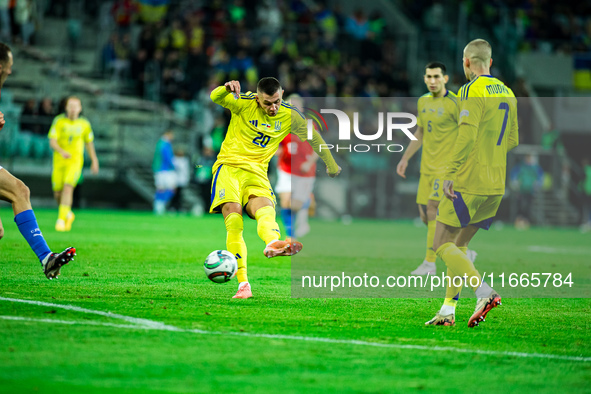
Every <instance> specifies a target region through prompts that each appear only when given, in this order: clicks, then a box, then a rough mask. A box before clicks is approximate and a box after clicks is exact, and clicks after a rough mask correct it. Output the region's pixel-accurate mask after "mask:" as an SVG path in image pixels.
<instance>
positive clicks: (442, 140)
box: [396, 62, 476, 275]
mask: <svg viewBox="0 0 591 394" xmlns="http://www.w3.org/2000/svg"><path fill="white" fill-rule="evenodd" d="M448 80H449V77H448V75H447V73H446V69H445V65H444V64H443V63H440V62H431V63H429V64H427V66H425V77H424V81H425V85H427V88H428V89H429V93H427V94H424V95H423V96H421V98H419V101H418V103H417V112H418V116H417V126H418V128H417V131H416V132H415V134H414V135H415V137H416V138H417V139H416V141H412V142H411V143H410V145H409V146H408V148H407V149H406V151H405V152H404V155H403V156H402V158H401V159H400V162H399V163H398V166H397V167H396V173H397V174H398V175H400V176H401V177H403V178H406V175H405V173H406V167H407V166H408V161H409V160H410V159H411V158H412V157H413V155H414V154H415V153H416V152H417V151H418V150H419V149H420V148H421V146H422V148H423V153H422V156H421V177H420V178H419V189H418V191H417V204H418V206H419V214H420V215H421V219H422V220H423V222H424V223H425V224H426V225H427V252H426V254H425V260H424V261H423V263H422V264H421V265H419V266H418V267H417V268H416V269H415V270H414V271H412V272H411V274H412V275H435V273H436V272H435V271H436V267H435V260H437V256H436V255H435V250H434V249H433V238H434V237H435V223H436V222H435V217H436V216H437V207H438V206H439V203H440V202H441V199H442V198H443V191H442V190H441V181H442V176H443V173H444V171H445V168H446V167H447V163H448V162H449V157H450V152H451V151H452V148H453V145H454V142H455V140H456V137H457V135H458V115H459V110H458V97H457V96H456V95H455V94H454V93H453V92H450V91H449V90H447V88H446V87H445V84H446V83H447V81H448ZM466 253H467V254H468V258H469V259H470V260H471V261H472V262H473V261H474V259H475V258H476V252H474V251H472V250H469V251H466Z"/></svg>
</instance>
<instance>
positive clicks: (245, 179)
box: [209, 164, 277, 213]
mask: <svg viewBox="0 0 591 394" xmlns="http://www.w3.org/2000/svg"><path fill="white" fill-rule="evenodd" d="M250 196H256V197H266V198H268V199H269V200H270V201H271V202H272V203H273V206H275V205H277V201H276V200H275V193H273V188H271V183H269V180H268V179H267V178H266V177H265V178H263V177H260V176H258V175H255V174H253V173H252V172H248V171H245V170H243V169H240V168H236V167H230V166H228V165H225V164H222V165H221V166H219V167H218V169H217V170H216V171H215V173H214V174H213V182H212V184H211V207H210V208H209V212H210V213H221V207H220V206H221V205H222V204H225V203H227V202H237V203H239V204H240V205H242V206H243V207H246V204H247V203H248V199H249V198H250ZM245 210H246V209H245Z"/></svg>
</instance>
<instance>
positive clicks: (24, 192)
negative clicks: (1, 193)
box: [14, 179, 31, 201]
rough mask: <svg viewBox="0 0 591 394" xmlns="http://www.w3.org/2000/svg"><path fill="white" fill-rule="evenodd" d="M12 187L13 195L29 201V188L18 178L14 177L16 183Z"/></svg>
mask: <svg viewBox="0 0 591 394" xmlns="http://www.w3.org/2000/svg"><path fill="white" fill-rule="evenodd" d="M14 189H15V190H14V194H15V197H16V198H17V199H18V200H24V201H29V199H30V198H31V190H30V189H29V187H28V186H27V185H25V183H24V182H23V181H21V180H20V179H16V184H15V188H14Z"/></svg>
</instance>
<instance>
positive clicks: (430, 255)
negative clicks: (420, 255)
mask: <svg viewBox="0 0 591 394" xmlns="http://www.w3.org/2000/svg"><path fill="white" fill-rule="evenodd" d="M436 225H437V221H436V220H429V221H428V222H427V254H426V255H425V260H426V261H428V262H430V263H434V262H435V260H437V255H436V254H435V251H434V250H433V240H434V239H435V226H436Z"/></svg>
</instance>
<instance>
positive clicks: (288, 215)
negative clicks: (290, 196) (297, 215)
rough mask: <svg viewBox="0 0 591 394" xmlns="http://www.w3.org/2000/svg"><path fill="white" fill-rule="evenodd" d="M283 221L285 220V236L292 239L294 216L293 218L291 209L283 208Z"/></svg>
mask: <svg viewBox="0 0 591 394" xmlns="http://www.w3.org/2000/svg"><path fill="white" fill-rule="evenodd" d="M281 220H283V225H284V226H285V234H286V235H287V236H288V237H292V236H293V234H292V225H291V223H292V216H291V209H285V208H281Z"/></svg>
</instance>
